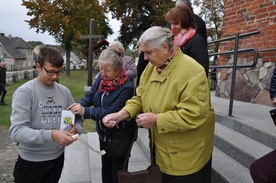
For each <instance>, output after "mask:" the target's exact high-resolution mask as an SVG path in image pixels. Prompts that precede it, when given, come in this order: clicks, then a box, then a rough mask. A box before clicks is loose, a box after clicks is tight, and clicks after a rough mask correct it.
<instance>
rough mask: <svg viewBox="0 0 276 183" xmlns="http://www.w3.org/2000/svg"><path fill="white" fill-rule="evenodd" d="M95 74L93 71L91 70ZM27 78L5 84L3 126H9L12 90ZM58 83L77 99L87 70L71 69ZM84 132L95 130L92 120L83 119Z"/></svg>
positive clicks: (0, 115) (0, 117) (0, 122)
mask: <svg viewBox="0 0 276 183" xmlns="http://www.w3.org/2000/svg"><path fill="white" fill-rule="evenodd" d="M93 74H94V75H95V73H94V72H93ZM27 81H29V80H27V79H25V80H21V81H19V82H16V83H12V84H7V86H6V90H7V91H8V93H7V95H6V97H5V103H7V105H6V106H0V125H1V126H3V128H5V127H9V126H10V115H11V101H12V95H13V93H14V91H15V90H16V89H17V88H18V87H19V86H21V85H22V84H24V83H26V82H27ZM59 83H60V84H63V85H65V86H67V87H68V88H69V90H70V91H71V93H72V96H73V98H74V100H75V101H79V100H80V99H81V98H82V97H83V95H84V94H85V93H84V86H86V85H87V71H86V70H72V71H71V72H70V76H69V77H68V76H66V75H65V74H63V75H61V76H60V77H59ZM83 126H84V133H87V132H91V131H95V122H94V121H93V120H84V124H83Z"/></svg>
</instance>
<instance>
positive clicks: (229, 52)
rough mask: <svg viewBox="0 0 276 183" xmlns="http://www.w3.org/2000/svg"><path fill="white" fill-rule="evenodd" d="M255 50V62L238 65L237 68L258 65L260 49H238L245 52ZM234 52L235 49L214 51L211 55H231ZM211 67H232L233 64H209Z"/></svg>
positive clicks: (239, 51)
mask: <svg viewBox="0 0 276 183" xmlns="http://www.w3.org/2000/svg"><path fill="white" fill-rule="evenodd" d="M250 51H252V52H254V60H253V63H252V64H251V65H246V64H245V65H237V66H236V67H237V68H247V67H255V66H256V65H257V62H258V53H259V52H260V51H258V50H257V49H256V48H246V49H241V50H238V53H244V52H250ZM231 54H234V51H227V52H220V53H212V54H210V55H209V57H210V56H215V55H231ZM209 67H210V68H232V67H233V65H218V66H209Z"/></svg>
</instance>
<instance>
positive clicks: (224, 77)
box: [216, 0, 276, 105]
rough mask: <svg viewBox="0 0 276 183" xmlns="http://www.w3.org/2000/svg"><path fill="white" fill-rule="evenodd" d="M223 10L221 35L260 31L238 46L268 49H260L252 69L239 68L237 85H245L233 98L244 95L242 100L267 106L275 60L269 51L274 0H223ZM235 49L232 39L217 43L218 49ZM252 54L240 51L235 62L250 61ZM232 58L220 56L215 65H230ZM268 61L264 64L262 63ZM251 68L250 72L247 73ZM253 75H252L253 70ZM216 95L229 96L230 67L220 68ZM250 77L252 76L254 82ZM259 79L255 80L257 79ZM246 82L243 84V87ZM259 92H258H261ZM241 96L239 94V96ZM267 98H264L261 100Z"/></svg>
mask: <svg viewBox="0 0 276 183" xmlns="http://www.w3.org/2000/svg"><path fill="white" fill-rule="evenodd" d="M224 3H225V9H224V10H225V11H224V17H223V27H222V38H225V37H230V36H235V34H236V33H237V32H239V34H240V35H241V34H246V33H251V32H254V31H258V30H259V31H260V33H259V34H255V35H251V36H247V37H245V38H244V39H240V41H239V49H245V48H256V49H257V50H259V51H261V50H267V51H264V52H259V54H258V65H257V67H256V68H252V69H239V70H238V75H239V80H238V81H237V80H236V85H238V86H236V88H237V87H241V88H243V87H246V88H247V89H245V90H244V91H247V92H248V91H249V88H250V91H251V92H249V93H243V91H242V90H235V98H236V99H237V98H241V100H243V98H246V99H247V100H246V101H245V102H254V103H262V104H265V105H270V99H269V97H268V90H269V81H270V78H271V74H272V71H271V70H273V69H274V63H275V62H276V51H268V50H271V49H275V48H276V0H224ZM233 49H234V41H227V42H223V43H221V45H220V52H223V51H230V50H233ZM252 60H253V54H241V55H239V56H238V63H248V62H252ZM231 61H233V58H232V57H225V56H224V57H220V58H219V60H218V64H219V65H221V64H229V63H230V64H231ZM265 63H267V64H265ZM249 71H250V73H249ZM253 71H254V73H255V75H252V73H253ZM219 72H220V73H219V77H220V78H219V80H220V82H221V83H218V85H219V86H218V90H217V92H216V95H217V96H222V97H226V98H227V97H229V92H230V91H229V88H230V87H229V84H228V86H227V83H225V82H228V83H231V82H229V80H231V77H229V76H230V75H231V69H221V70H220V71H219ZM250 77H255V79H254V82H253V81H252V80H253V79H252V78H250ZM257 80H258V82H256V81H257ZM239 81H241V83H243V85H244V84H245V85H246V86H242V85H241V83H239ZM260 92H261V93H260ZM264 93H265V96H264V97H263V98H264V99H261V100H260V99H259V98H260V97H259V95H261V94H262V95H264ZM238 95H240V96H238ZM262 100H266V101H262Z"/></svg>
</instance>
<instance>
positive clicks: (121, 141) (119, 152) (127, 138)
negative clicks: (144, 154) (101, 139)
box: [104, 127, 135, 157]
mask: <svg viewBox="0 0 276 183" xmlns="http://www.w3.org/2000/svg"><path fill="white" fill-rule="evenodd" d="M133 136H135V130H134V129H130V128H116V127H115V128H106V129H105V138H106V139H105V143H104V150H105V152H106V154H105V156H108V157H125V156H127V153H128V150H129V149H131V147H132V145H131V141H132V139H133V138H132V137H133Z"/></svg>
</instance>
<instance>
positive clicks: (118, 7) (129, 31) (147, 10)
mask: <svg viewBox="0 0 276 183" xmlns="http://www.w3.org/2000/svg"><path fill="white" fill-rule="evenodd" d="M107 4H108V8H109V11H110V12H111V14H112V18H116V19H117V20H120V21H121V28H120V35H119V37H118V39H119V40H120V41H121V42H122V43H123V44H124V46H125V47H128V46H129V45H130V44H132V46H133V47H136V43H137V41H138V39H139V37H140V36H141V34H142V33H143V32H144V31H145V30H146V29H148V28H149V27H151V26H152V25H159V26H166V24H167V23H166V21H165V19H164V14H165V13H166V12H167V11H168V10H169V9H170V8H172V7H173V6H174V2H173V1H172V0H147V1H145V0H144V1H143V0H139V1H137V0H108V1H107Z"/></svg>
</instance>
